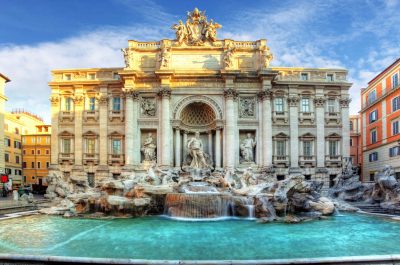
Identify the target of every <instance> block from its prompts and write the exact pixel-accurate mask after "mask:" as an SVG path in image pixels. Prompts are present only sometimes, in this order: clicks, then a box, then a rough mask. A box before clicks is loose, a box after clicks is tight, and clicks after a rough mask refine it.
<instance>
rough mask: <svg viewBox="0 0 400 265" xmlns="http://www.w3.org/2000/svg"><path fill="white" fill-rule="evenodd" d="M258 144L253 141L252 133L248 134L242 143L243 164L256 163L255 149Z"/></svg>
mask: <svg viewBox="0 0 400 265" xmlns="http://www.w3.org/2000/svg"><path fill="white" fill-rule="evenodd" d="M256 144H257V142H256V141H255V140H254V139H253V137H252V135H251V133H247V135H246V138H244V139H243V140H242V142H241V143H240V154H241V160H242V162H247V163H249V162H250V163H253V162H254V147H255V146H256Z"/></svg>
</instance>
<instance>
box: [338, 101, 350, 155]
mask: <svg viewBox="0 0 400 265" xmlns="http://www.w3.org/2000/svg"><path fill="white" fill-rule="evenodd" d="M350 101H351V100H350V99H348V98H342V99H340V107H341V114H342V155H343V158H348V157H350V118H349V104H350Z"/></svg>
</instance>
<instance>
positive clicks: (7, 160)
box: [4, 154, 10, 162]
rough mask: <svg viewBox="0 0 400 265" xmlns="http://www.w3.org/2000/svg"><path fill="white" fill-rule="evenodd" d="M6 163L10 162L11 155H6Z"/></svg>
mask: <svg viewBox="0 0 400 265" xmlns="http://www.w3.org/2000/svg"><path fill="white" fill-rule="evenodd" d="M4 161H6V162H10V154H4Z"/></svg>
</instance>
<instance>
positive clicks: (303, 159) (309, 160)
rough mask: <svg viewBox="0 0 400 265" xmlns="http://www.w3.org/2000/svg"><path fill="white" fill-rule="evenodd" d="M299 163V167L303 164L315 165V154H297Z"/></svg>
mask: <svg viewBox="0 0 400 265" xmlns="http://www.w3.org/2000/svg"><path fill="white" fill-rule="evenodd" d="M299 164H300V166H301V167H305V166H312V167H315V165H316V160H315V156H304V155H303V156H299Z"/></svg>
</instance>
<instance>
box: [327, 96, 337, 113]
mask: <svg viewBox="0 0 400 265" xmlns="http://www.w3.org/2000/svg"><path fill="white" fill-rule="evenodd" d="M328 112H329V113H334V112H336V101H335V100H334V99H328Z"/></svg>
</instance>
